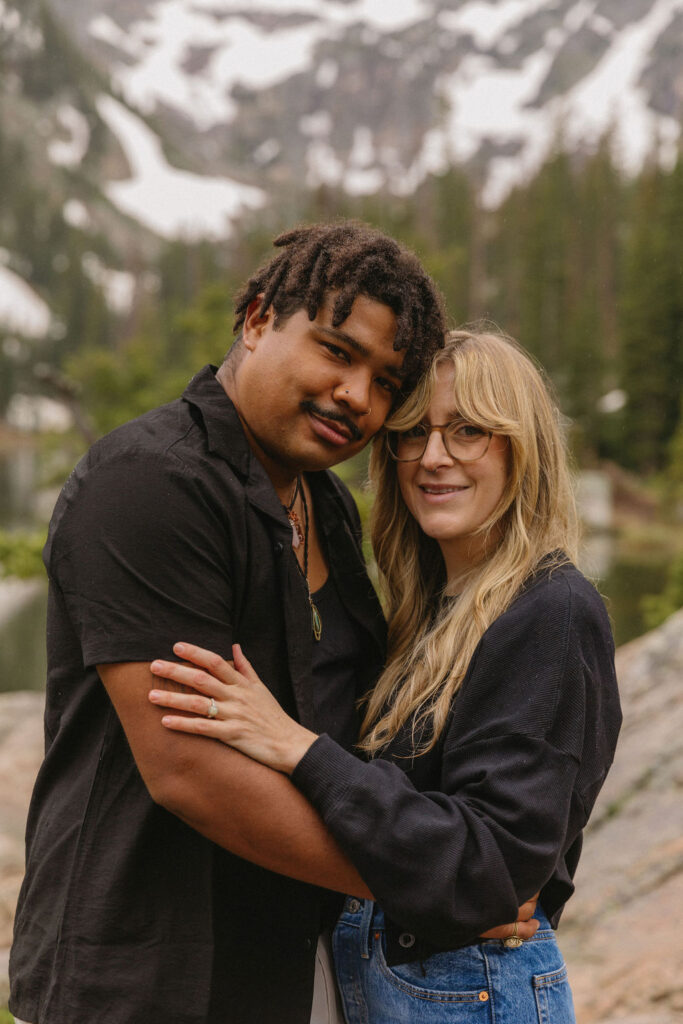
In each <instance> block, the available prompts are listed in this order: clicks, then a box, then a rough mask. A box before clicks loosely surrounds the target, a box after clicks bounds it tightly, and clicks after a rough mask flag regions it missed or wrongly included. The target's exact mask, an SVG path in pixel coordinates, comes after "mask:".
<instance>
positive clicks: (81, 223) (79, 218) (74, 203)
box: [62, 199, 92, 231]
mask: <svg viewBox="0 0 683 1024" xmlns="http://www.w3.org/2000/svg"><path fill="white" fill-rule="evenodd" d="M62 217H63V218H64V220H65V221H66V223H67V224H70V225H71V227H72V228H79V229H80V230H81V231H86V230H87V229H88V228H89V227H92V218H91V217H90V214H89V213H88V209H87V207H86V206H85V204H84V203H82V202H81V201H80V199H67V201H66V202H65V203H64V206H63V207H62Z"/></svg>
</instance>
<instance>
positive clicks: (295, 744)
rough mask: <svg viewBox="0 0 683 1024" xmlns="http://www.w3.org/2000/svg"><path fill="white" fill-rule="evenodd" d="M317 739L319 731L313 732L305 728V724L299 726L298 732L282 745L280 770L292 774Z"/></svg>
mask: <svg viewBox="0 0 683 1024" xmlns="http://www.w3.org/2000/svg"><path fill="white" fill-rule="evenodd" d="M317 739H318V734H317V733H315V732H311V730H310V729H306V728H304V726H303V725H299V726H297V730H296V732H295V733H294V734H293V735H292V736H291V737H289V739H288V740H287V742H286V743H284V744H283V746H282V750H281V752H280V763H279V764H278V766H277V767H278V769H279V771H281V772H284V773H285V774H286V775H291V774H292V772H293V771H294V769H295V768H296V766H297V765H298V763H299V761H300V760H301V758H302V757H303V756H304V754H306V753H307V751H308V750H310V748H311V747H312V746H313V744H314V743H315V741H316V740H317Z"/></svg>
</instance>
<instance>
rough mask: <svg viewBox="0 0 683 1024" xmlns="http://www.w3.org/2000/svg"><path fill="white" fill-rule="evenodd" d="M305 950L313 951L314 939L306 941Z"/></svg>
mask: <svg viewBox="0 0 683 1024" xmlns="http://www.w3.org/2000/svg"><path fill="white" fill-rule="evenodd" d="M304 949H305V950H311V949H313V939H304Z"/></svg>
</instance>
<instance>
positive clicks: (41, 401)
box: [5, 394, 74, 434]
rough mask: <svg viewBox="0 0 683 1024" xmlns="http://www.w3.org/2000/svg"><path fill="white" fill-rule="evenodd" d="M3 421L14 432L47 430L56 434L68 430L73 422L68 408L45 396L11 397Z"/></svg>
mask: <svg viewBox="0 0 683 1024" xmlns="http://www.w3.org/2000/svg"><path fill="white" fill-rule="evenodd" d="M5 419H6V420H7V422H8V423H9V425H10V427H14V429H15V430H23V431H33V430H40V431H43V430H49V431H53V432H54V433H57V434H63V433H65V432H66V431H67V430H70V429H71V427H72V426H73V422H74V420H73V414H72V412H71V410H70V409H69V408H68V406H66V405H64V403H63V402H57V401H55V399H54V398H47V397H46V396H45V395H22V394H14V395H12V397H11V398H10V400H9V402H8V403H7V410H6V412H5Z"/></svg>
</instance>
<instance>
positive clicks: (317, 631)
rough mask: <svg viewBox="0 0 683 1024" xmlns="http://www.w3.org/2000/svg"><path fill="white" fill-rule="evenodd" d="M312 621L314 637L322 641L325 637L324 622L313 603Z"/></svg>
mask: <svg viewBox="0 0 683 1024" xmlns="http://www.w3.org/2000/svg"><path fill="white" fill-rule="evenodd" d="M310 600H311V599H310V597H309V601H310ZM311 619H312V621H313V637H314V639H315V640H320V637H321V636H322V635H323V621H322V619H321V618H320V612H319V611H318V609H317V608H316V606H315V605H314V604H313V602H312V601H311Z"/></svg>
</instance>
